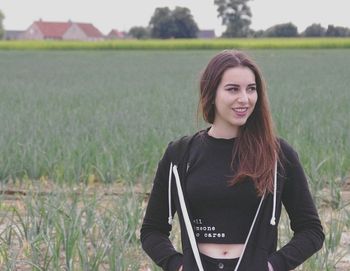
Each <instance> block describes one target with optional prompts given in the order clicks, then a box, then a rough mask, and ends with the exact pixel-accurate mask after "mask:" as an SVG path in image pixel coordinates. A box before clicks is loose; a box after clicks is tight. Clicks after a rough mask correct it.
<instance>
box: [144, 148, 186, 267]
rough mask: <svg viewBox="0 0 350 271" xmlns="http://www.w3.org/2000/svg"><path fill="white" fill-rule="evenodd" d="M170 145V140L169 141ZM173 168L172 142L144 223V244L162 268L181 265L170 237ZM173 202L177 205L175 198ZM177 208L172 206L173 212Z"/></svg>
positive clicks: (156, 177) (163, 162)
mask: <svg viewBox="0 0 350 271" xmlns="http://www.w3.org/2000/svg"><path fill="white" fill-rule="evenodd" d="M169 145H170V144H169ZM169 169H170V159H169V146H168V148H167V150H166V152H165V154H164V156H163V158H162V159H161V160H160V162H159V164H158V169H157V172H156V175H155V178H154V182H153V188H152V192H151V195H150V198H149V201H148V205H147V209H146V214H145V217H144V219H143V223H142V226H141V237H140V238H141V243H142V248H143V249H144V250H145V252H146V253H147V254H148V256H149V257H150V258H151V259H152V260H153V261H154V262H155V263H156V264H157V265H159V266H160V267H162V268H163V270H169V271H175V270H176V271H177V270H178V269H179V268H180V266H181V265H182V257H183V256H182V254H181V253H179V252H177V251H176V250H175V248H174V246H173V244H172V243H171V241H170V240H169V235H170V231H171V225H169V224H168V210H169V209H168V178H169ZM172 206H174V204H173V202H172ZM174 213H175V211H174V210H172V214H173V215H174Z"/></svg>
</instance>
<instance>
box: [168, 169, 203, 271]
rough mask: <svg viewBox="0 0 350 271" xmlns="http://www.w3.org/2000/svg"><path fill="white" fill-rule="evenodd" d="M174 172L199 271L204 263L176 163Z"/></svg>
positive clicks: (201, 270)
mask: <svg viewBox="0 0 350 271" xmlns="http://www.w3.org/2000/svg"><path fill="white" fill-rule="evenodd" d="M173 172H174V176H175V180H176V187H177V191H178V195H179V201H180V206H181V211H182V215H183V218H184V221H185V226H186V230H187V234H188V237H189V239H190V243H191V247H192V252H193V254H194V258H195V260H196V263H197V266H198V269H199V271H204V269H203V265H202V262H201V258H200V256H199V251H198V247H197V243H196V238H195V237H194V232H193V228H192V224H191V222H190V218H189V215H188V212H187V208H186V204H185V199H184V194H183V192H182V188H181V183H180V177H179V173H178V171H177V166H176V165H174V166H173Z"/></svg>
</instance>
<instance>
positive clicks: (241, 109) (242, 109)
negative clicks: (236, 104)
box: [233, 108, 248, 112]
mask: <svg viewBox="0 0 350 271" xmlns="http://www.w3.org/2000/svg"><path fill="white" fill-rule="evenodd" d="M233 110H234V111H237V112H245V111H247V110H248V108H234V109H233Z"/></svg>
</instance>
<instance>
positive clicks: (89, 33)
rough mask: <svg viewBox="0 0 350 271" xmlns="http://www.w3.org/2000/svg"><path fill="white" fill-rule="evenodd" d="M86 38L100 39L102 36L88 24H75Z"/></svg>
mask: <svg viewBox="0 0 350 271" xmlns="http://www.w3.org/2000/svg"><path fill="white" fill-rule="evenodd" d="M76 24H77V25H78V26H79V27H80V29H81V30H82V31H84V33H85V34H86V36H88V37H91V38H102V37H103V35H102V33H101V32H100V30H98V29H97V28H96V27H95V26H94V25H93V24H89V23H76Z"/></svg>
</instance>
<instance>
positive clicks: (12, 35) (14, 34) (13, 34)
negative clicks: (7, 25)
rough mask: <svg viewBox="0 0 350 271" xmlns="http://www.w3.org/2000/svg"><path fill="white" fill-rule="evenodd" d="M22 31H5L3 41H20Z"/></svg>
mask: <svg viewBox="0 0 350 271" xmlns="http://www.w3.org/2000/svg"><path fill="white" fill-rule="evenodd" d="M23 34H24V31H20V30H6V31H5V35H4V37H3V38H4V40H20V39H22V38H23Z"/></svg>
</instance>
